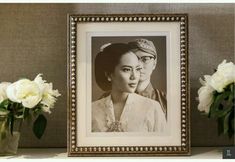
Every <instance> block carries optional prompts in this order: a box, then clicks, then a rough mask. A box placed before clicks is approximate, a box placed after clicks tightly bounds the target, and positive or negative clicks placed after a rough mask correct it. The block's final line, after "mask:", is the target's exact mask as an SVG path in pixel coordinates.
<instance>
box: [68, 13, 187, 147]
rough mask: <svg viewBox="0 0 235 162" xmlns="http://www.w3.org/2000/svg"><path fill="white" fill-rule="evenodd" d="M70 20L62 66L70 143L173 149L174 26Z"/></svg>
mask: <svg viewBox="0 0 235 162" xmlns="http://www.w3.org/2000/svg"><path fill="white" fill-rule="evenodd" d="M106 18H107V20H108V19H109V18H108V17H106ZM96 19H97V18H96ZM96 19H94V20H96ZM77 20H78V21H79V23H77V26H76V27H75V28H76V29H77V30H76V31H73V32H72V33H71V36H73V39H74V40H76V41H75V43H74V44H75V45H74V46H71V53H72V54H71V61H73V62H72V63H71V69H70V70H71V77H72V78H73V79H74V78H76V80H72V82H71V88H73V87H74V89H72V90H71V92H75V94H76V95H73V96H72V97H75V98H76V99H74V98H72V100H71V106H72V109H71V111H72V113H71V114H73V115H74V114H75V115H76V116H75V117H74V116H71V120H72V122H73V123H74V124H75V123H76V125H75V126H74V127H72V128H71V131H72V132H71V133H73V134H74V136H75V137H73V138H76V139H78V140H77V143H76V146H78V147H97V146H100V147H103V146H104V147H106V146H123V147H129V146H136V147H137V146H138V147H139V146H149V147H150V146H156V147H162V146H181V143H182V140H181V139H182V138H183V137H182V136H185V134H183V133H182V132H183V131H185V124H184V123H183V122H185V121H186V120H185V118H186V117H187V116H186V115H187V114H185V106H184V105H185V104H186V103H184V102H185V101H186V99H185V98H184V97H185V96H186V95H184V96H182V95H183V93H184V92H183V91H182V88H183V87H182V86H184V84H185V80H184V78H182V77H181V75H182V74H181V72H184V69H182V68H185V63H182V64H181V60H182V57H181V55H180V52H181V45H180V41H179V40H180V38H181V37H180V30H181V28H180V23H177V22H174V21H173V22H164V23H163V22H152V23H150V22H141V23H140V22H115V23H114V22H112V23H104V22H103V21H104V20H106V19H104V18H103V19H101V20H103V21H101V22H93V21H91V20H93V17H90V18H89V22H84V21H83V19H79V18H78V19H77ZM99 20H100V19H99ZM80 21H81V22H80ZM71 38H72V37H71ZM71 43H72V42H71ZM182 48H183V47H182ZM183 50H184V49H183ZM75 54H76V55H75ZM75 58H76V60H75ZM74 61H75V64H73V63H74ZM73 68H75V69H73ZM182 70H183V71H182ZM184 74H185V72H184ZM72 83H74V85H73V84H72ZM183 104H184V105H183ZM73 106H74V107H73ZM183 108H184V109H183ZM182 123H183V124H182Z"/></svg>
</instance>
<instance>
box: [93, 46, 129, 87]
mask: <svg viewBox="0 0 235 162" xmlns="http://www.w3.org/2000/svg"><path fill="white" fill-rule="evenodd" d="M130 51H131V49H130V46H129V45H127V44H124V43H114V44H111V45H109V46H107V47H105V48H104V49H103V51H102V52H99V53H98V54H97V55H96V58H95V79H96V83H97V84H98V86H99V87H100V88H101V89H102V90H104V91H109V90H111V82H109V81H108V79H107V75H109V74H111V73H112V72H114V69H115V67H116V66H117V65H118V64H119V61H120V58H121V56H122V55H124V54H126V53H128V52H130Z"/></svg>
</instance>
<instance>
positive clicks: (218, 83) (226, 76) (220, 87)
mask: <svg viewBox="0 0 235 162" xmlns="http://www.w3.org/2000/svg"><path fill="white" fill-rule="evenodd" d="M231 83H235V65H234V64H233V63H232V62H229V63H226V60H224V61H223V62H222V63H221V64H219V65H218V69H217V71H216V72H215V73H214V74H213V75H212V77H211V80H210V82H209V84H210V85H211V86H212V87H213V88H214V89H215V90H216V91H217V92H223V91H224V88H225V87H226V86H227V85H229V84H231Z"/></svg>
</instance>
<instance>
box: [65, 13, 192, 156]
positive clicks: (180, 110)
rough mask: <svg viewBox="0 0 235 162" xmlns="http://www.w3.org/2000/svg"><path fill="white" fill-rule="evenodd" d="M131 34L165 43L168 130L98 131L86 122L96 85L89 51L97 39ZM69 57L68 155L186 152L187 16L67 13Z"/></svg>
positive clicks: (118, 38)
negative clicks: (106, 132) (137, 131)
mask: <svg viewBox="0 0 235 162" xmlns="http://www.w3.org/2000/svg"><path fill="white" fill-rule="evenodd" d="M132 38H133V39H134V38H153V40H154V41H155V40H156V41H159V42H160V41H162V42H163V45H161V48H162V49H163V50H164V52H162V54H160V55H162V57H163V58H164V60H165V61H163V62H164V63H163V64H162V65H161V66H165V67H163V68H162V69H165V72H164V76H165V80H164V81H162V82H163V83H162V85H164V87H165V88H164V87H163V86H162V87H161V86H160V88H163V89H164V90H165V92H166V93H167V115H166V118H167V122H168V123H167V124H168V125H167V129H168V130H167V133H165V135H155V134H151V135H148V134H147V135H143V134H134V135H130V134H128V133H127V134H122V135H121V134H118V133H117V134H112V135H107V136H106V134H105V133H104V134H96V132H95V133H94V132H92V131H91V121H90V120H91V119H90V118H91V115H90V114H91V101H92V99H93V98H94V95H93V94H96V93H97V91H96V90H97V89H98V88H97V87H96V89H95V86H96V85H95V81H94V76H93V70H92V68H93V65H92V61H93V60H94V59H93V53H97V52H98V51H97V49H98V46H99V47H100V45H101V44H102V43H101V42H103V43H104V42H108V41H109V40H110V41H111V42H112V41H114V42H115V41H119V42H120V41H123V42H125V41H127V40H130V39H132ZM160 39H161V40H160ZM107 40H108V41H107ZM154 41H153V42H154ZM154 43H155V42H154ZM67 59H68V66H67V67H68V68H67V69H68V71H67V72H68V82H67V88H68V98H67V99H68V100H67V101H68V156H159V155H190V146H191V144H190V102H189V94H190V92H189V90H190V88H189V74H188V15H187V14H111V15H108V14H103V15H102V14H101V15H96V14H91V15H78V14H70V15H68V58H67ZM163 71H164V70H163ZM162 73H163V72H162ZM164 82H165V83H164ZM92 95H93V96H92ZM100 95H102V94H100Z"/></svg>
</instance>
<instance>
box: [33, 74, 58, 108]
mask: <svg viewBox="0 0 235 162" xmlns="http://www.w3.org/2000/svg"><path fill="white" fill-rule="evenodd" d="M41 76H42V74H38V75H37V76H36V78H35V79H34V82H35V83H37V84H38V85H39V87H40V89H41V91H42V101H41V104H42V105H43V106H42V110H43V111H44V112H48V113H51V111H50V109H51V108H53V107H54V104H55V102H56V97H59V96H60V95H61V94H60V93H59V91H58V90H53V85H52V83H47V82H46V81H45V80H43V79H42V77H41Z"/></svg>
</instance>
